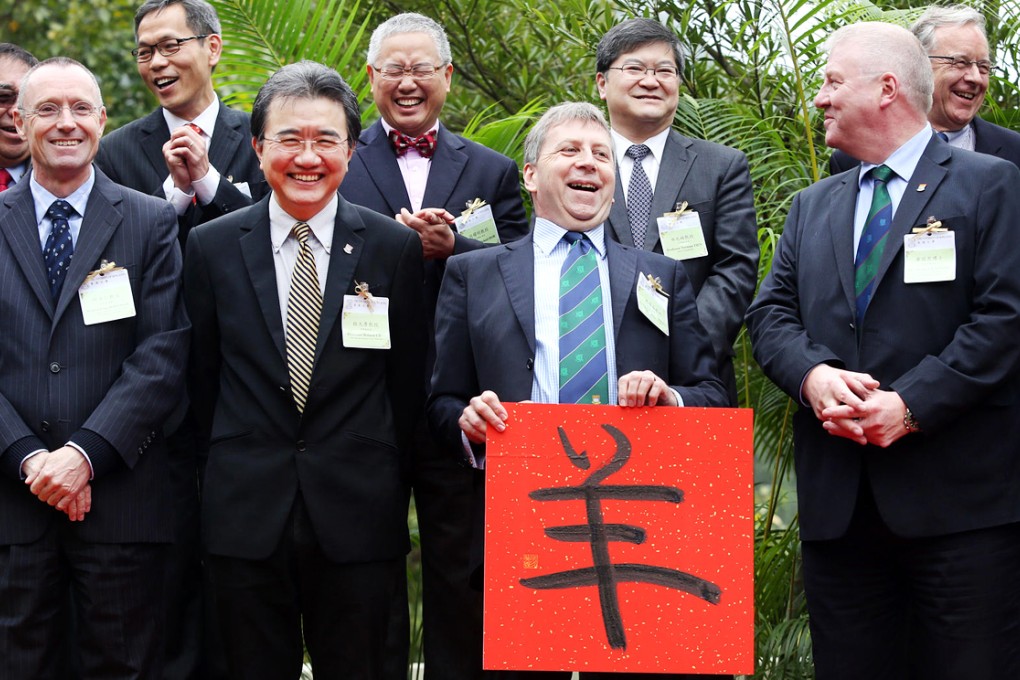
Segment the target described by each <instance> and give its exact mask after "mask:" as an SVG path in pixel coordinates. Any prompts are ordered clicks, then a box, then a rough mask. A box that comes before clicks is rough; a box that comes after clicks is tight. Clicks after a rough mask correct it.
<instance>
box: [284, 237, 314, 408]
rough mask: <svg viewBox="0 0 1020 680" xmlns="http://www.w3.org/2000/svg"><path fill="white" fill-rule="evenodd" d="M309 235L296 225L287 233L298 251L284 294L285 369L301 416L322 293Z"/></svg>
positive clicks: (310, 379) (309, 377)
mask: <svg viewBox="0 0 1020 680" xmlns="http://www.w3.org/2000/svg"><path fill="white" fill-rule="evenodd" d="M309 233H311V229H310V228H309V227H308V225H307V224H305V223H304V222H298V223H297V224H295V225H294V228H293V229H291V234H293V235H294V238H296V239H297V240H298V243H299V244H300V248H301V250H300V252H299V253H298V258H297V262H296V263H295V264H294V275H293V276H292V277H291V279H290V292H289V293H288V294H287V368H288V370H289V372H290V388H291V391H293V392H294V402H295V403H296V404H297V409H298V413H304V411H305V402H306V401H307V400H308V385H309V384H310V383H311V381H312V367H313V366H314V365H315V340H316V338H317V337H318V336H319V317H320V316H322V293H321V292H319V274H318V272H316V270H315V258H314V257H313V256H312V248H311V246H309V245H308V234H309Z"/></svg>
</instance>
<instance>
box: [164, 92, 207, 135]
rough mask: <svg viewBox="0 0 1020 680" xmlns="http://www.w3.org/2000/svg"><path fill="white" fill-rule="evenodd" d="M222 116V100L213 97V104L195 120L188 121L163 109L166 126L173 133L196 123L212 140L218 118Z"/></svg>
mask: <svg viewBox="0 0 1020 680" xmlns="http://www.w3.org/2000/svg"><path fill="white" fill-rule="evenodd" d="M219 115H220V99H219V97H213V100H212V104H210V105H209V106H207V107H206V109H205V111H203V112H202V113H200V114H198V115H197V116H196V117H195V119H194V120H186V119H184V118H181V117H180V116H178V115H176V114H173V113H170V111H168V110H167V109H163V118H164V119H165V120H166V126H167V128H169V129H170V130H171V131H173V130H176V129H177V128H179V127H180V126H182V125H187V124H188V123H194V124H195V125H197V126H198V127H200V128H202V132H204V133H205V135H206V136H207V137H209V139H212V136H213V129H214V128H215V127H216V117H217V116H219Z"/></svg>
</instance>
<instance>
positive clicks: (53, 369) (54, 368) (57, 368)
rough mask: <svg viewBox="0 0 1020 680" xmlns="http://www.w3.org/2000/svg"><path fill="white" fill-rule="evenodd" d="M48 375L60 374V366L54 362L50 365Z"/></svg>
mask: <svg viewBox="0 0 1020 680" xmlns="http://www.w3.org/2000/svg"><path fill="white" fill-rule="evenodd" d="M50 373H60V364H58V363H57V362H56V361H54V362H53V363H52V364H50Z"/></svg>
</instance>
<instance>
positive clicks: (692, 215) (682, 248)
mask: <svg viewBox="0 0 1020 680" xmlns="http://www.w3.org/2000/svg"><path fill="white" fill-rule="evenodd" d="M656 222H657V223H658V225H659V241H660V242H661V243H662V252H663V253H665V254H666V255H668V256H669V257H672V258H673V259H674V260H691V259H694V258H696V257H705V256H706V255H708V246H706V245H705V234H704V232H702V230H701V216H700V215H699V214H698V213H696V212H694V211H688V212H684V213H680V214H677V213H667V214H666V215H663V216H662V217H660V218H658V219H657V220H656Z"/></svg>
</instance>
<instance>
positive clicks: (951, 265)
mask: <svg viewBox="0 0 1020 680" xmlns="http://www.w3.org/2000/svg"><path fill="white" fill-rule="evenodd" d="M955 280H956V232H955V231H939V232H932V233H925V234H907V235H906V236H904V237H903V283H934V282H936V281H955Z"/></svg>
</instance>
